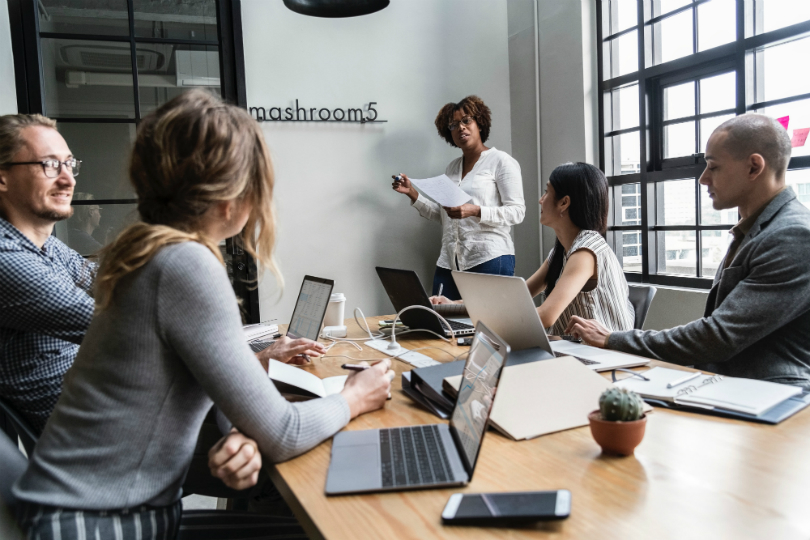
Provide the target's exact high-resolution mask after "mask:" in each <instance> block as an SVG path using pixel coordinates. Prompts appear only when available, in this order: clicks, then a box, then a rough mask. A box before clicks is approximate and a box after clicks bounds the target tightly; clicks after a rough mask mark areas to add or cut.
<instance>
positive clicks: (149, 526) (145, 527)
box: [17, 501, 183, 540]
mask: <svg viewBox="0 0 810 540" xmlns="http://www.w3.org/2000/svg"><path fill="white" fill-rule="evenodd" d="M182 512H183V504H182V502H181V501H177V502H176V503H175V504H172V505H169V506H164V507H154V506H140V507H137V508H126V509H123V510H105V511H96V510H73V509H67V508H55V507H52V506H40V505H37V504H30V503H25V502H22V501H20V502H18V503H17V521H18V523H19V524H20V527H21V528H22V530H23V531H24V532H25V534H26V538H27V539H28V540H108V539H109V540H169V539H172V538H174V537H175V536H177V531H178V529H179V527H180V515H181V514H182Z"/></svg>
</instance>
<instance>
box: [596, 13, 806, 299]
mask: <svg viewBox="0 0 810 540" xmlns="http://www.w3.org/2000/svg"><path fill="white" fill-rule="evenodd" d="M654 1H655V0H637V10H636V15H637V17H636V24H635V26H631V27H629V28H625V29H623V30H621V31H619V32H616V33H614V34H610V35H604V33H605V29H606V28H607V30H608V31H609V30H610V25H609V21H605V20H604V19H605V17H604V11H603V6H604V5H605V4H606V3H609V2H610V0H595V3H596V34H597V74H598V80H599V98H598V103H599V105H598V123H599V137H600V141H599V167H600V169H602V170H603V171H605V170H606V169H605V167H606V161H607V160H606V156H605V153H606V137H609V136H611V135H616V134H621V133H622V132H633V131H636V130H638V132H639V169H640V170H639V172H637V173H631V174H624V175H621V174H619V175H614V174H613V172H614V171H613V170H611V171H609V172H606V175H607V177H608V183H609V186H610V190H611V200H612V201H613V203H614V204H615V202H616V201H615V197H614V195H613V191H614V187H615V186H621V185H624V184H636V183H637V184H639V186H640V198H641V209H640V210H641V223H640V225H616V224H615V223H616V222H617V220H616V216H617V214H616V211H614V212H612V213H611V220H610V227H609V229H608V234H607V236H608V242H609V243H610V245H611V246H615V245H616V244H615V242H614V240H615V235H616V234H621V233H622V232H630V231H639V232H640V235H641V272H625V276H626V278H627V281H629V282H635V283H651V284H656V285H670V286H680V287H690V288H698V289H710V288H711V286H712V277H710V276H706V277H698V276H699V275H700V272H701V270H702V269H701V266H702V248H701V234H700V233H701V231H711V230H728V229H730V228H731V227H732V225H731V224H725V225H703V224H701V222H700V186H699V184H698V182H697V179H698V178H699V177H700V175H701V173H702V172H703V169H704V168H705V164H706V162H705V160H704V159H703V154H702V152H701V151H702V150H703V149H702V148H698V152H696V153H695V154H693V155H692V156H686V157H676V158H667V159H664V158H663V155H664V154H663V149H664V147H663V144H664V140H663V139H664V124H667V123H670V122H669V121H668V122H664V121H663V118H664V115H663V112H664V111H663V88H664V87H665V86H670V85H672V84H673V83H674V82H676V81H678V80H682V81H683V82H688V81H689V80H697V79H700V78H705V77H707V76H711V75H719V74H721V73H727V72H729V71H735V72H736V74H737V88H736V106H735V107H734V108H733V109H728V110H723V111H717V112H712V113H710V114H706V115H705V116H707V117H711V116H720V115H722V114H729V113H731V112H733V113H734V114H735V115H740V114H744V113H745V112H747V111H751V110H757V109H762V108H765V107H767V106H772V105H778V104H782V103H788V102H793V101H799V100H801V99H803V98H804V99H808V98H810V92H808V93H806V94H802V95H796V96H791V97H788V98H782V99H776V100H771V101H759V102H757V101H755V100H754V88H751V87H752V86H753V85H754V84H755V82H754V81H752V80H751V79H753V76H751V77H749V76H748V75H747V73H750V72H751V71H753V70H754V66H755V65H756V62H755V61H754V58H753V56H754V54H756V50H757V49H760V48H762V47H764V46H771V45H778V44H780V43H783V42H787V41H791V40H793V39H797V38H800V37H803V36H810V21H805V22H800V23H796V24H793V25H791V26H787V27H784V28H780V29H777V30H773V31H771V32H765V33H760V34H756V32H755V31H754V30H755V29H754V25H755V24H758V21H759V20H760V19H759V16H758V14H757V13H755V10H757V9H758V8H759V6H761V4H759V3H755V2H754V0H735V3H736V21H735V22H736V39H735V40H734V41H732V42H729V43H726V44H723V45H720V46H717V47H714V48H711V49H707V50H705V51H700V52H694V53H693V54H691V55H687V56H684V57H681V58H677V59H675V60H671V61H669V62H665V63H659V64H657V65H653V63H652V62H651V60H652V58H651V54H648V53H647V47H646V42H647V40H648V38H647V34H648V32H650V33H652V32H651V28H650V27H651V25H653V24H655V23H657V22H660V21H662V20H664V19H666V18H668V17H672V16H674V15H678V14H680V13H682V12H684V11H688V10H693V30H692V31H693V40H694V43H693V51H698V43H697V37H698V17H697V13H698V6H700V5H701V4H706V3H708V2H709V1H711V0H693V1H692V2H690V3H689V4H687V5H685V6H682V7H680V8H677V9H675V10H672V11H670V12H668V13H665V14H663V15H658V16H656V17H652V18H650V19H648V20H645V13H646V12H650V13H651V12H652V7H653V2H654ZM606 22H607V23H608V24H607V26H606V25H605V24H606ZM633 31H636V33H637V34H636V35H637V51H638V54H637V59H638V70H637V71H634V72H631V73H627V74H624V75H620V76H617V77H613V78H609V79H605V78H604V76H605V73H604V71H605V65H604V60H605V59H604V49H605V45H604V44H605V43H607V42H609V41H612V40H614V39H616V38H618V37H620V36H622V35H625V34H628V33H631V32H633ZM654 39H655V36H653V40H654ZM653 47H654V45H653ZM648 64H649V66H648ZM632 84H638V96H639V101H638V117H639V126H638V128H629V129H624V130H616V131H613V132H606V131H605V103H606V98H605V95H606V93H609V92H610V91H612V90H616V89H619V88H621V87H624V86H628V85H632ZM695 92H696V104H695V106H696V116H695V117H684V118H679V119H678V121H689V120H695V123H696V126H695V132H696V134H695V136H696V143H697V144H700V138H699V131H698V130H699V124H700V118H701V117H702V116H703V115H701V114H699V112H698V111H699V109H698V107H699V104H698V101H699V100H698V98H699V96H698V91H697V85H696V91H695ZM808 167H810V156H800V157H793V158H791V160H790V163H789V166H788V169H802V168H808ZM688 178H695V224H694V225H686V226H675V225H658V224H657V223H656V222H655V208H656V204H657V200H656V193H655V192H656V186H657V185H659V183H660V182H664V181H667V180H675V179H688ZM619 211H620V209H619ZM678 230H688V231H695V236H696V239H695V250H696V261H695V266H696V271H695V275H694V276H683V275H673V274H659V273H656V271H655V270H656V265H657V264H658V258H657V253H656V248H655V246H657V241H656V235H657V234H658V233H659V232H666V231H678ZM617 255H618V254H617ZM620 260H621V258H620Z"/></svg>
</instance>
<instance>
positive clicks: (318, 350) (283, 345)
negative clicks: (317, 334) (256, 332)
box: [256, 336, 326, 371]
mask: <svg viewBox="0 0 810 540" xmlns="http://www.w3.org/2000/svg"><path fill="white" fill-rule="evenodd" d="M324 353H326V347H324V345H323V344H321V343H318V342H317V341H312V340H311V339H306V338H299V339H290V338H288V337H287V336H283V337H280V338H278V339H277V340H276V342H275V343H273V344H272V345H270V346H269V347H267V348H266V349H264V350H262V351H260V352H257V353H256V357H257V358H258V359H259V362H261V363H262V366H264V370H265V371H267V368H268V366H269V365H270V359H271V358H272V359H273V360H278V361H279V362H283V363H285V364H295V365H302V364H306V363H308V362H309V360H307V358H306V357H304V356H303V355H307V356H321V355H322V354H324Z"/></svg>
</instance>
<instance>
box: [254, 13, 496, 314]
mask: <svg viewBox="0 0 810 540" xmlns="http://www.w3.org/2000/svg"><path fill="white" fill-rule="evenodd" d="M242 21H243V35H244V47H245V65H246V77H247V94H248V104H249V105H250V106H264V107H270V106H279V107H288V106H290V105H291V104H293V103H294V100H295V99H296V98H297V99H298V100H299V102H300V104H301V105H302V106H305V107H316V106H317V107H329V108H330V109H332V108H335V107H343V108H346V107H358V106H360V105H361V104H367V103H368V102H369V101H376V102H378V110H379V112H380V118H384V119H387V120H388V121H389V122H388V123H386V124H373V125H370V124H366V125H358V124H343V125H341V124H320V123H309V124H306V123H284V124H282V123H270V122H267V123H264V124H263V129H264V132H265V134H266V137H267V141H268V143H269V145H270V148H271V150H272V152H273V156H274V159H275V167H276V176H277V188H276V200H277V209H278V229H279V237H278V243H277V251H276V254H277V259H278V262H279V265H280V267H281V270H282V272H283V274H284V277H285V279H286V282H287V284H286V287H285V291H284V295H283V297H282V299H281V301H280V302H278V303H275V300H276V298H277V294H276V292H277V289H276V287H275V286H274V280H273V279H272V278H271V276H269V275H266V276H265V279H264V281H263V282H262V284H261V285H260V287H259V293H260V299H261V317H262V318H263V319H268V318H274V317H278V319H279V320H280V321H281V322H287V321H288V319H289V316H290V314H291V312H292V307H293V305H294V302H295V298H296V296H297V293H298V289H299V287H300V284H301V280H302V278H303V276H304V274H312V275H316V276H321V277H330V278H333V279H335V281H336V284H335V290H336V291H340V292H344V293H346V295H347V298H348V302H347V315H348V314H349V313H350V312H351V311H350V310H351V309H353V308H354V307H355V306H361V307H362V308H363V310H364V311H365V313H366V314H369V315H371V314H380V313H390V312H391V311H392V309H393V308H392V306H391V304H390V302H389V301H388V299H387V297H386V296H385V293H384V290H383V289H382V286H381V285H380V283H379V280H378V278H377V275H376V273H375V271H374V267H375V266H377V265H382V266H391V267H398V268H412V269H414V270H416V271H417V272H418V273H419V275H420V276H421V278H422V280H423V283H424V284H425V285H426V287H427V288H428V289H429V287H430V283H431V281H432V276H433V268H434V266H435V262H436V259H437V258H438V254H439V244H440V226H439V225H438V224H437V223H431V222H428V221H426V220H424V219H422V218H420V217H419V215H418V214H417V213H416V211H415V210H413V209H412V208H410V207H409V204H408V203H409V201H408V200H407V198H405V197H404V196H402V195H398V194H396V193H394V192H393V191H392V190H391V187H390V185H391V179H390V176H391V174H393V173H396V172H405V173H407V174H408V175H410V176H412V177H414V178H426V177H429V176H434V175H437V174H441V173H443V172H444V169H445V167H446V166H447V164H448V163H449V162H450V161H451V160H452V159H454V158H455V157H457V156H459V155H460V152H459V150H458V149H455V148H452V147H450V146H448V145H447V144H446V143H445V142H444V141H443V140H442V139H440V138H439V137H438V135H437V134H436V130H435V128H434V126H433V120H434V118H435V116H436V113H437V112H438V111H439V109H440V108H441V106H442V105H444V104H445V103H447V102H450V101H453V102H456V101H458V100H460V99H461V98H462V97H464V96H466V95H469V94H477V95H479V96H480V97H481V98H483V99H484V101H485V102H486V103H487V104H488V105H489V107H490V108H491V109H492V117H493V129H492V132H491V135H490V141H489V142H488V143H487V144H488V145H491V146H495V147H497V148H499V149H501V150H504V151H507V152H510V151H511V141H510V137H511V128H510V107H509V56H508V31H507V9H506V1H505V0H497V1H493V0H430V1H429V0H408V1H397V2H392V3H391V5H390V6H389V7H388V8H386V9H384V10H382V11H380V12H378V13H375V14H372V15H367V16H364V17H356V18H350V19H319V18H314V17H305V16H302V15H298V14H295V13H293V12H291V11H289V10H288V9H286V8H285V7H284V5H283V4H282V2H281V1H280V0H277V1H273V2H267V1H265V0H245V1H243V2H242Z"/></svg>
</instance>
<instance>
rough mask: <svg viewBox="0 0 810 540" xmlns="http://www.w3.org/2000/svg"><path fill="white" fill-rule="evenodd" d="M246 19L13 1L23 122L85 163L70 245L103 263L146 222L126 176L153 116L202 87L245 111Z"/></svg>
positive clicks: (250, 297)
mask: <svg viewBox="0 0 810 540" xmlns="http://www.w3.org/2000/svg"><path fill="white" fill-rule="evenodd" d="M237 7H238V6H237ZM237 13H238V9H236V10H234V9H233V6H232V5H231V2H228V1H222V0H219V1H217V0H197V1H194V2H165V1H162V0H97V1H94V2H91V3H88V2H83V1H81V0H39V1H36V2H35V1H33V0H9V15H10V17H11V28H12V45H13V49H14V57H15V64H16V66H17V69H16V71H17V78H18V80H17V93H18V110H19V111H20V112H23V113H41V114H44V115H46V116H48V117H50V118H53V119H54V120H56V121H57V129H58V130H59V131H60V133H61V134H62V136H63V137H64V138H65V140H66V141H67V143H68V145H69V146H70V148H71V150H72V151H73V153H74V155H75V156H76V157H77V158H78V159H81V160H82V170H81V175H80V176H79V177H78V178H77V183H76V187H75V190H74V200H73V205H74V207H75V208H74V215H73V217H72V218H70V219H69V220H67V221H65V222H60V223H58V224H57V226H56V228H55V231H54V234H55V235H56V236H57V237H58V238H60V239H61V240H63V241H64V242H65V243H66V244H68V245H69V246H71V247H72V248H73V249H76V250H77V251H79V252H80V253H81V254H82V255H85V256H92V255H93V254H94V253H95V252H96V251H98V249H100V248H101V247H102V246H104V245H105V244H107V243H108V242H110V241H111V240H112V239H113V238H115V236H116V235H117V234H118V233H119V232H120V231H121V230H122V229H123V228H125V227H126V226H127V225H129V224H130V223H132V222H133V221H135V220H137V219H138V216H137V209H136V204H135V203H136V200H135V194H134V193H133V191H132V188H131V186H130V185H129V182H128V180H127V174H126V167H127V159H128V156H129V151H130V148H131V146H132V143H133V141H134V139H135V132H136V126H137V124H138V123H139V122H140V120H141V118H142V117H143V116H144V115H146V114H148V113H149V112H150V111H152V110H154V109H156V108H157V107H159V106H160V105H162V104H164V103H166V102H167V101H168V100H170V99H171V98H173V97H174V96H176V95H178V94H180V93H181V92H183V91H184V90H186V89H188V88H194V87H197V88H205V89H207V90H208V91H210V92H212V93H214V94H216V95H218V96H224V97H225V99H227V100H230V101H231V102H236V103H239V104H240V105H242V106H245V101H246V100H245V97H244V92H243V90H242V92H241V94H242V95H240V92H239V91H238V90H237V89H238V88H240V85H241V88H244V75H243V72H244V69H243V66H240V65H238V64H237V62H236V60H235V58H236V56H237V55H236V52H235V51H236V46H237V43H238V46H239V47H241V38H240V39H239V40H238V41H237V40H235V39H234V37H233V36H234V29H237V31H238V33H239V34H241V31H240V30H238V28H239V24H240V23H239V20H238V16H237V15H235V14H237ZM234 20H236V23H235V24H234ZM16 23H19V24H16ZM20 67H22V69H19V68H20ZM237 71H238V72H239V73H241V74H242V75H241V76H239V75H237ZM221 249H222V251H223V256H224V258H225V260H226V263H227V266H228V271H229V275H230V276H231V278H232V280H233V283H234V287H235V289H236V292H237V295H238V296H240V297H241V298H242V299H243V306H244V307H245V309H246V313H245V315H246V317H245V318H246V319H247V320H248V321H250V322H258V320H257V319H258V295H257V293H256V291H255V290H253V291H251V290H249V288H248V287H247V284H246V283H245V282H246V280H247V279H248V277H249V270H250V269H251V268H252V267H254V266H253V265H252V261H250V260H249V258H248V257H247V255H246V254H245V253H243V252H242V250H241V249H240V248H239V245H238V241H237V240H235V239H229V240H227V241H226V242H225V243H224V244H223V245H222V246H221Z"/></svg>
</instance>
